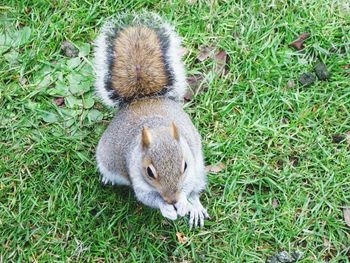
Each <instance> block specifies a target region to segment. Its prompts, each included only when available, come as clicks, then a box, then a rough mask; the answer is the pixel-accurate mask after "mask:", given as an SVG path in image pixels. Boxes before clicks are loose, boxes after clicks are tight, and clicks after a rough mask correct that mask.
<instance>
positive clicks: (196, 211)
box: [189, 203, 210, 229]
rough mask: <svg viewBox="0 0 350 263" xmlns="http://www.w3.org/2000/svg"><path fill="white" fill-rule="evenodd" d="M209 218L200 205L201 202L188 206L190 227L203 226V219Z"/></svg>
mask: <svg viewBox="0 0 350 263" xmlns="http://www.w3.org/2000/svg"><path fill="white" fill-rule="evenodd" d="M207 218H210V217H209V214H208V212H207V210H206V209H205V208H204V207H203V206H202V204H201V203H199V205H197V206H194V205H191V208H190V221H189V225H190V229H192V227H193V226H194V227H195V228H196V227H197V226H198V224H199V226H200V227H203V226H204V219H207Z"/></svg>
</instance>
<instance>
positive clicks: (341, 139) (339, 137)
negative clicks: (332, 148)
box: [332, 134, 346, 143]
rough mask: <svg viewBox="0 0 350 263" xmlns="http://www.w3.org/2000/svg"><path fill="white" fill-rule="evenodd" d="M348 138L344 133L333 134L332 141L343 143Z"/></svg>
mask: <svg viewBox="0 0 350 263" xmlns="http://www.w3.org/2000/svg"><path fill="white" fill-rule="evenodd" d="M345 140H346V136H345V135H344V134H333V135H332V141H333V142H334V143H342V142H344V141H345Z"/></svg>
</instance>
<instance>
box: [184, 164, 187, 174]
mask: <svg viewBox="0 0 350 263" xmlns="http://www.w3.org/2000/svg"><path fill="white" fill-rule="evenodd" d="M186 169H187V163H186V162H185V164H184V172H185V171H186Z"/></svg>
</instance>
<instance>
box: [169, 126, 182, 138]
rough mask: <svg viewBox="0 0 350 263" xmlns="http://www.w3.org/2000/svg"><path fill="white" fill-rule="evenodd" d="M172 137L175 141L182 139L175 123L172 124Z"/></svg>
mask: <svg viewBox="0 0 350 263" xmlns="http://www.w3.org/2000/svg"><path fill="white" fill-rule="evenodd" d="M170 129H171V135H172V136H173V137H174V139H175V140H177V141H178V140H179V139H180V134H179V130H178V129H177V127H176V125H175V122H172V123H171V127H170Z"/></svg>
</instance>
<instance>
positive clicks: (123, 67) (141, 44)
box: [112, 26, 168, 98]
mask: <svg viewBox="0 0 350 263" xmlns="http://www.w3.org/2000/svg"><path fill="white" fill-rule="evenodd" d="M114 50H115V61H114V64H113V67H112V86H113V88H114V89H115V90H117V92H118V95H119V96H120V97H123V98H133V97H135V96H140V97H143V96H146V95H150V94H155V93H157V92H160V91H161V90H162V89H163V88H164V87H165V86H166V85H167V84H168V75H167V73H166V69H165V64H164V58H163V53H162V50H161V45H160V41H159V38H158V36H157V34H156V32H155V31H153V30H151V29H149V28H146V27H139V26H137V27H136V26H133V27H128V28H126V29H124V30H122V31H121V32H119V34H118V37H117V39H116V40H115V42H114Z"/></svg>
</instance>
